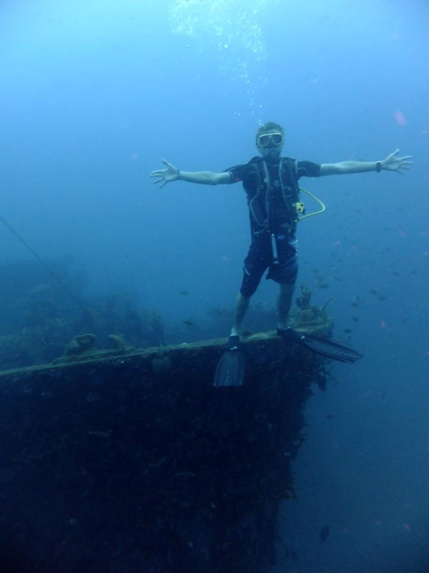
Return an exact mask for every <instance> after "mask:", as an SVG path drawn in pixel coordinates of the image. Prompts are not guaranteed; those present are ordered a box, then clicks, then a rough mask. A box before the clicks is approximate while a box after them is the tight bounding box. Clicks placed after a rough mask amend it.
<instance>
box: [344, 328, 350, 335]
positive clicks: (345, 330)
mask: <svg viewBox="0 0 429 573" xmlns="http://www.w3.org/2000/svg"><path fill="white" fill-rule="evenodd" d="M343 332H345V333H346V334H351V332H352V329H351V328H343Z"/></svg>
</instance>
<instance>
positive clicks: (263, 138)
mask: <svg viewBox="0 0 429 573" xmlns="http://www.w3.org/2000/svg"><path fill="white" fill-rule="evenodd" d="M283 143H284V137H283V133H280V132H279V131H276V132H275V133H263V134H262V135H260V136H259V137H258V141H257V144H258V147H268V146H269V147H278V146H279V145H283Z"/></svg>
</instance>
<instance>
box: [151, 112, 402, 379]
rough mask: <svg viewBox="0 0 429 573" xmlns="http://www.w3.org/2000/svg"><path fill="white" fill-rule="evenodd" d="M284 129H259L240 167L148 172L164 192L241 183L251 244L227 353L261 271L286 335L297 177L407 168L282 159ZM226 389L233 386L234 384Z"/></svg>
mask: <svg viewBox="0 0 429 573" xmlns="http://www.w3.org/2000/svg"><path fill="white" fill-rule="evenodd" d="M284 139H285V137H284V130H283V128H282V127H281V126H280V125H279V124H277V123H274V122H268V123H265V124H263V125H261V126H260V127H259V129H258V130H257V132H256V148H257V150H258V152H259V155H260V156H259V157H254V158H252V159H251V160H250V161H249V162H248V163H246V164H244V165H237V166H234V167H230V168H228V169H226V170H225V171H223V172H221V173H215V172H212V171H195V172H190V171H181V170H179V169H178V168H177V167H175V166H174V165H172V164H171V163H169V162H168V161H165V160H162V162H163V164H164V165H165V169H159V170H156V171H153V172H152V173H151V174H150V177H152V178H153V179H154V183H155V184H159V185H160V187H161V188H162V187H164V185H166V184H167V183H170V182H173V181H186V182H189V183H200V184H205V185H220V184H224V185H228V184H231V183H238V182H239V181H241V182H242V184H243V187H244V190H245V192H246V194H247V202H248V206H249V216H250V224H251V245H250V248H249V251H248V254H247V257H246V258H245V260H244V269H243V279H242V283H241V288H240V290H239V292H238V294H237V297H236V300H235V309H234V319H233V325H232V328H231V333H230V338H229V342H228V348H229V349H238V348H239V346H240V327H241V324H242V321H243V319H244V316H245V314H246V311H247V309H248V307H249V301H250V298H251V297H252V295H253V294H254V293H255V291H256V289H257V287H258V285H259V282H260V280H261V278H262V275H263V274H264V272H265V271H266V270H267V269H268V274H267V277H266V278H267V279H271V280H273V281H275V282H277V283H278V284H279V287H280V291H279V295H278V298H277V333H278V334H279V335H280V336H284V335H287V334H288V333H289V331H290V329H289V328H288V322H287V320H288V314H289V310H290V307H291V303H292V298H293V292H294V286H295V282H296V278H297V273H298V260H297V241H296V227H297V222H298V220H299V213H300V210H302V203H300V199H299V191H300V188H299V183H298V182H299V180H300V179H301V178H302V177H323V176H325V175H346V174H349V173H366V172H370V171H374V172H375V173H380V172H381V171H395V172H397V173H403V172H404V171H406V170H408V169H410V166H411V165H412V161H410V160H411V156H409V155H407V156H404V157H398V152H399V150H396V151H394V152H393V153H391V154H390V155H388V156H387V157H386V158H385V159H383V160H379V161H342V162H340V163H322V164H318V163H313V162H311V161H296V160H295V159H291V158H289V157H282V151H283V145H284ZM228 385H238V384H235V383H234V381H233V382H232V383H231V384H228Z"/></svg>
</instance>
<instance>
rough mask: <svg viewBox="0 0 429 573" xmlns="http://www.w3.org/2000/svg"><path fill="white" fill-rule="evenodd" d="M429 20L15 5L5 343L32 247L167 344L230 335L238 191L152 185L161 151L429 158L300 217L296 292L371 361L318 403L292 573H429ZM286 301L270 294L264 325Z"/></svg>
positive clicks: (7, 7)
mask: <svg viewBox="0 0 429 573" xmlns="http://www.w3.org/2000/svg"><path fill="white" fill-rule="evenodd" d="M428 28H429V5H428V3H427V2H425V1H423V0H411V1H409V2H405V1H403V0H391V1H387V0H376V1H374V0H373V1H369V0H362V1H357V0H326V1H325V2H323V3H320V2H317V1H316V0H303V1H302V2H298V1H295V0H255V1H254V2H251V3H249V2H247V1H245V0H212V1H209V0H154V1H152V0H146V1H145V0H121V1H120V2H119V1H117V0H112V1H110V2H102V1H101V0H90V1H83V0H74V1H73V2H66V1H65V0H43V1H32V0H15V1H14V2H8V1H2V2H0V70H1V71H0V98H1V110H0V117H1V124H0V125H1V129H0V133H1V136H0V137H1V155H0V164H1V174H2V182H1V190H2V192H1V199H0V216H1V217H2V219H1V221H0V240H1V244H2V249H1V254H0V269H2V270H1V272H2V273H3V277H0V280H1V282H2V285H3V286H2V285H0V290H1V292H2V293H3V294H2V297H3V304H2V308H1V309H0V320H1V321H2V323H3V324H2V325H0V335H1V336H6V335H8V334H9V331H10V329H19V328H20V324H21V321H22V316H25V320H26V321H27V322H26V324H27V326H28V325H29V324H30V322H29V321H30V318H31V317H30V318H29V314H28V305H29V304H30V303H29V301H34V300H35V299H36V298H37V297H40V294H41V293H43V292H46V289H49V284H50V280H51V278H52V277H50V276H49V273H48V272H47V271H46V269H45V268H44V267H43V265H41V264H40V261H39V260H38V259H37V256H39V257H40V258H41V259H42V260H43V261H44V262H46V263H47V264H48V266H51V267H52V268H53V269H54V271H55V273H56V274H59V275H60V276H61V277H64V280H65V282H67V285H68V287H67V288H69V289H70V290H71V291H72V293H76V296H77V298H79V300H82V301H84V302H85V301H92V302H94V304H98V303H100V301H103V300H112V297H114V298H115V301H116V302H115V304H117V307H118V309H120V310H121V312H122V311H124V309H129V308H130V307H132V308H136V309H139V310H141V311H147V312H153V311H154V312H156V313H157V316H158V315H159V316H160V317H162V320H163V324H164V329H165V332H164V335H165V339H166V342H167V344H168V343H171V342H178V343H180V342H187V341H190V340H198V339H203V338H208V337H210V336H225V337H227V336H228V334H229V328H230V320H231V310H232V306H233V303H234V298H235V295H236V293H237V291H238V288H239V286H240V281H241V276H242V266H243V259H244V257H245V255H246V253H247V249H248V245H249V239H250V234H249V222H248V212H247V205H246V197H245V193H244V192H243V189H242V186H241V185H240V184H238V185H232V186H228V185H221V186H202V185H192V184H190V183H185V182H181V181H179V182H174V183H170V184H168V185H166V186H165V187H163V188H162V189H159V188H158V187H157V186H155V185H153V183H152V180H151V179H150V178H149V173H150V172H151V171H153V170H156V169H161V168H162V163H161V160H162V159H166V160H168V161H170V162H171V163H173V164H174V165H176V166H177V167H178V168H179V169H181V170H183V171H200V170H209V171H215V172H220V171H222V170H224V169H226V168H227V167H230V166H231V165H237V164H242V163H246V162H247V161H248V160H249V159H250V158H251V157H253V156H254V155H256V154H257V151H256V149H255V132H256V130H257V128H258V126H259V125H260V124H261V123H264V122H267V121H274V122H278V123H280V124H281V125H282V126H283V127H284V129H285V147H284V155H287V156H289V157H293V158H297V159H299V160H309V161H314V162H316V163H335V162H339V161H345V160H364V161H366V160H367V161H381V160H383V159H384V158H385V157H387V155H388V154H389V153H392V152H393V151H395V150H396V149H399V150H400V155H412V156H413V166H412V168H411V170H410V171H408V172H406V173H405V174H404V175H398V174H397V173H391V172H386V171H382V172H381V173H376V172H374V173H363V174H354V175H344V176H341V177H324V178H321V179H306V180H304V181H302V184H303V186H304V187H305V188H306V189H308V190H309V191H311V192H312V193H315V194H316V195H317V196H318V197H320V198H321V199H322V200H323V202H324V203H325V204H326V211H325V212H324V213H323V214H322V215H320V216H317V217H311V218H308V219H306V220H304V221H302V222H301V223H300V224H299V229H298V241H299V249H300V250H299V260H300V270H299V276H298V281H297V287H298V288H299V285H300V284H305V285H307V286H308V287H309V288H310V289H311V290H312V292H313V302H314V303H315V304H317V305H318V306H323V304H325V303H326V302H327V301H328V300H329V299H333V300H332V301H331V302H330V306H329V310H330V312H331V314H332V315H333V318H334V323H335V326H334V335H335V338H336V339H338V340H340V341H342V342H344V343H350V344H352V345H353V346H354V347H356V348H358V349H359V350H360V351H361V352H362V353H363V354H364V358H363V359H362V360H360V361H359V362H357V363H356V364H355V365H353V366H349V365H347V366H344V365H337V364H336V365H335V367H334V370H333V373H334V375H335V378H336V380H337V384H335V385H334V384H331V385H329V386H328V388H327V391H326V392H320V391H315V394H314V396H313V397H312V398H311V399H310V401H309V402H308V405H307V409H306V421H307V423H308V424H309V425H308V428H307V436H306V441H305V443H304V445H303V447H302V449H301V451H300V454H299V455H298V458H297V460H296V462H295V466H294V467H295V480H296V494H297V499H296V500H291V501H288V502H287V503H286V504H285V506H284V510H283V522H284V523H283V524H282V531H281V535H282V538H283V539H284V540H285V545H286V547H287V553H288V556H289V558H288V559H287V560H285V561H284V562H281V563H279V565H278V568H277V569H276V571H278V573H281V572H290V573H321V572H323V571H326V572H329V573H342V572H345V571H347V573H360V572H362V571H366V572H371V573H378V572H385V571H389V572H390V573H391V572H395V573H396V572H397V573H405V572H407V573H424V572H426V571H429V549H428V547H427V539H428V536H429V489H428V487H427V476H428V472H429V416H428V413H429V375H428V371H429V370H428V365H429V336H428V324H429V318H428V300H429V288H428V281H429V268H428V262H429V231H428V210H429V169H428V157H429V35H428V33H427V30H428ZM305 202H306V207H307V208H308V210H309V211H312V210H315V209H317V205H316V207H314V206H313V205H312V203H311V199H308V200H307V198H306V199H305ZM6 223H7V224H6ZM11 229H13V231H15V232H16V233H14V232H13V231H12V232H11ZM17 235H18V236H17ZM20 238H21V239H22V240H20ZM29 247H30V248H29ZM34 253H36V255H37V256H36V257H35V255H34ZM27 264H28V265H30V267H29V268H30V275H31V277H33V278H32V279H31V284H30V283H26V278H25V277H26V276H27V275H25V273H24V274H23V275H22V277H21V274H20V273H21V272H22V267H21V266H20V265H24V266H25V265H27ZM20 269H21V270H20ZM64 269H66V270H64ZM8 285H9V286H8ZM298 288H297V296H298ZM63 295H64V296H63V297H62V298H61V304H63V306H64V307H65V308H66V310H67V312H71V313H73V312H76V311H79V310H80V309H79V308H77V309H76V301H74V300H73V298H72V297H68V294H67V293H65V294H64V293H63ZM276 296H277V289H276V285H274V284H272V283H271V282H270V281H265V280H263V281H262V282H261V285H260V287H259V289H258V291H257V293H256V294H255V296H254V298H253V299H252V303H251V310H250V313H249V317H248V323H247V326H249V329H251V330H258V329H259V330H264V329H268V328H274V327H275V324H272V325H269V324H268V325H267V324H266V323H265V322H258V316H260V317H266V316H267V315H268V316H269V317H271V316H272V317H274V320H275V315H274V313H273V309H274V308H275V298H276ZM59 298H60V297H59V295H58V293H57V298H56V299H55V300H56V301H57V302H58V301H59ZM58 304H60V303H59V302H58ZM43 309H44V310H43ZM43 309H42V310H43V312H46V306H45V307H43ZM252 313H253V314H252ZM258 313H259V314H258ZM32 316H33V315H32ZM261 320H262V318H261ZM264 320H265V319H264ZM247 326H246V323H245V325H244V327H245V328H247ZM70 334H71V335H72V334H73V333H70ZM54 350H55V351H57V350H58V349H57V348H55V349H52V352H54Z"/></svg>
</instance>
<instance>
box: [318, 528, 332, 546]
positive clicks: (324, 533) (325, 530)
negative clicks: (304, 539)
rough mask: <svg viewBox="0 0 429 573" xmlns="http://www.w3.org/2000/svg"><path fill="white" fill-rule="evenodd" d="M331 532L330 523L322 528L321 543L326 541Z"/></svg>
mask: <svg viewBox="0 0 429 573" xmlns="http://www.w3.org/2000/svg"><path fill="white" fill-rule="evenodd" d="M330 533H331V528H330V527H329V525H324V526H323V527H322V528H321V530H320V534H319V537H320V543H324V542H325V541H326V540H327V539H328V537H329V534H330Z"/></svg>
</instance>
